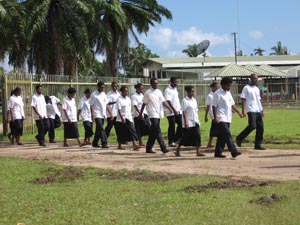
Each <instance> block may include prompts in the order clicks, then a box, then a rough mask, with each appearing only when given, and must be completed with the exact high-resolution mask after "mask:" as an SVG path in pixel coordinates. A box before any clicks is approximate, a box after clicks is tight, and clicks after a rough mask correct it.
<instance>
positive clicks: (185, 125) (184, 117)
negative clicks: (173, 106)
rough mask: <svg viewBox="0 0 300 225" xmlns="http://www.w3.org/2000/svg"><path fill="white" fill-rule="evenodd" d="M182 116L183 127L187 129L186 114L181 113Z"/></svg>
mask: <svg viewBox="0 0 300 225" xmlns="http://www.w3.org/2000/svg"><path fill="white" fill-rule="evenodd" d="M182 116H183V122H184V127H185V128H189V125H188V123H187V118H186V112H185V111H182Z"/></svg>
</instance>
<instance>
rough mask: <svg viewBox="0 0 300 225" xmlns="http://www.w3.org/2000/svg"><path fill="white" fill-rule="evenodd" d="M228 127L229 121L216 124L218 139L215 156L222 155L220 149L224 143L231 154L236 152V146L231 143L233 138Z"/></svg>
mask: <svg viewBox="0 0 300 225" xmlns="http://www.w3.org/2000/svg"><path fill="white" fill-rule="evenodd" d="M229 127H230V123H225V122H219V123H218V124H217V129H218V139H217V143H216V148H215V156H219V155H222V150H223V148H224V146H225V144H227V147H228V150H229V151H230V152H231V154H233V153H236V152H237V150H236V147H235V145H234V143H233V139H232V136H231V133H230V130H229Z"/></svg>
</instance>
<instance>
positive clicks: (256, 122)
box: [236, 112, 264, 147]
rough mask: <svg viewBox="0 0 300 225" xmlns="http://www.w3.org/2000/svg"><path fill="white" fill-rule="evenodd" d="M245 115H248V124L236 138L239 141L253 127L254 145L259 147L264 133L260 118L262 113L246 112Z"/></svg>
mask: <svg viewBox="0 0 300 225" xmlns="http://www.w3.org/2000/svg"><path fill="white" fill-rule="evenodd" d="M247 115H248V126H247V127H246V128H245V129H244V130H243V131H242V132H241V133H240V134H239V135H238V136H237V137H236V138H237V139H238V140H239V141H242V140H244V139H245V138H246V137H247V136H248V135H249V134H250V133H251V132H252V131H253V130H254V129H256V135H255V147H260V145H261V143H262V141H263V135H264V122H263V119H262V115H261V113H259V112H248V113H247Z"/></svg>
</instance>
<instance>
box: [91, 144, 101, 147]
mask: <svg viewBox="0 0 300 225" xmlns="http://www.w3.org/2000/svg"><path fill="white" fill-rule="evenodd" d="M92 146H93V147H94V148H101V146H100V145H97V144H92Z"/></svg>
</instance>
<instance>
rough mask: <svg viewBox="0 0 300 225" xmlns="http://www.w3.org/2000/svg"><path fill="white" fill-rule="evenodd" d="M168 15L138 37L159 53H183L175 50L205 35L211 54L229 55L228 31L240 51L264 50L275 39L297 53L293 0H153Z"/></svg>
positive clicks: (299, 41)
mask: <svg viewBox="0 0 300 225" xmlns="http://www.w3.org/2000/svg"><path fill="white" fill-rule="evenodd" d="M158 2H159V4H161V5H163V6H165V7H166V8H168V9H169V10H170V11H171V12H172V14H173V20H171V21H168V20H165V19H164V20H163V21H162V23H161V24H159V25H156V26H155V27H152V28H151V29H150V31H149V32H148V34H147V36H145V35H142V36H140V40H141V42H143V43H144V44H145V45H146V46H147V47H148V48H149V49H150V50H151V51H152V52H153V53H156V54H158V55H159V56H160V57H187V56H186V55H185V54H183V53H181V51H182V50H183V49H185V48H186V47H187V45H189V44H197V43H199V42H200V41H202V40H206V39H207V40H210V43H211V44H210V47H209V48H208V50H207V53H208V54H209V55H211V56H232V55H234V39H233V35H232V32H237V33H238V34H237V37H238V40H237V48H238V49H240V50H242V51H243V54H244V55H250V54H251V53H253V49H255V48H257V47H261V48H263V49H264V50H266V52H264V55H269V54H270V53H271V52H272V50H271V47H273V46H274V45H276V44H277V42H278V41H281V42H282V44H283V45H284V46H287V48H288V50H289V51H290V53H291V54H299V53H300V26H299V22H300V13H299V9H300V1H299V0H284V1H283V0H273V1H271V0H206V1H203V0H185V1H183V0H158Z"/></svg>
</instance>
